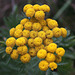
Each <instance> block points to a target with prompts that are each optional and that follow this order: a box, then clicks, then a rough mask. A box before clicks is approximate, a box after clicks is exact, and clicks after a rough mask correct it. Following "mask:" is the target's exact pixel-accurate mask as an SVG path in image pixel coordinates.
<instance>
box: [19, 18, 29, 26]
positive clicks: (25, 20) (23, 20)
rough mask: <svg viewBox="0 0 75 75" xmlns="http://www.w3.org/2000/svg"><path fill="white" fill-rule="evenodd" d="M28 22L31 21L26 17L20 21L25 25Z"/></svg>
mask: <svg viewBox="0 0 75 75" xmlns="http://www.w3.org/2000/svg"><path fill="white" fill-rule="evenodd" d="M26 22H29V19H27V18H24V19H22V20H21V21H20V24H22V25H24V24H25V23H26Z"/></svg>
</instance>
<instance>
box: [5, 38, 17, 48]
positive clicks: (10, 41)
mask: <svg viewBox="0 0 75 75" xmlns="http://www.w3.org/2000/svg"><path fill="white" fill-rule="evenodd" d="M15 43H16V39H15V38H14V37H10V38H8V39H7V40H6V45H7V46H8V47H14V46H15Z"/></svg>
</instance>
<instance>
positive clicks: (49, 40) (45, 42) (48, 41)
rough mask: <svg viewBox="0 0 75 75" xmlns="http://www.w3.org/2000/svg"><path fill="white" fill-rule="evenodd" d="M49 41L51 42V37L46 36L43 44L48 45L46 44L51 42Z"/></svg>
mask: <svg viewBox="0 0 75 75" xmlns="http://www.w3.org/2000/svg"><path fill="white" fill-rule="evenodd" d="M51 43H53V39H48V38H46V39H45V40H44V45H45V46H48V45H49V44H51Z"/></svg>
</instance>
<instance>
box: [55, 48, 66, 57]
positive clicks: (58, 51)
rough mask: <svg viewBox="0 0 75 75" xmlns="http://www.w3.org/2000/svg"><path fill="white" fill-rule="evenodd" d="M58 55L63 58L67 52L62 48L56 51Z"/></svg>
mask: <svg viewBox="0 0 75 75" xmlns="http://www.w3.org/2000/svg"><path fill="white" fill-rule="evenodd" d="M56 54H57V55H59V56H63V55H64V54H65V50H64V49H63V48H61V47H59V48H57V49H56Z"/></svg>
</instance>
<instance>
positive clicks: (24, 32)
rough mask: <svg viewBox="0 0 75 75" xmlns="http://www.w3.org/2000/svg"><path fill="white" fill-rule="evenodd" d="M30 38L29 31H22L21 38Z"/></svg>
mask: <svg viewBox="0 0 75 75" xmlns="http://www.w3.org/2000/svg"><path fill="white" fill-rule="evenodd" d="M29 36H30V31H29V30H23V37H26V38H28V37H29Z"/></svg>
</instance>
